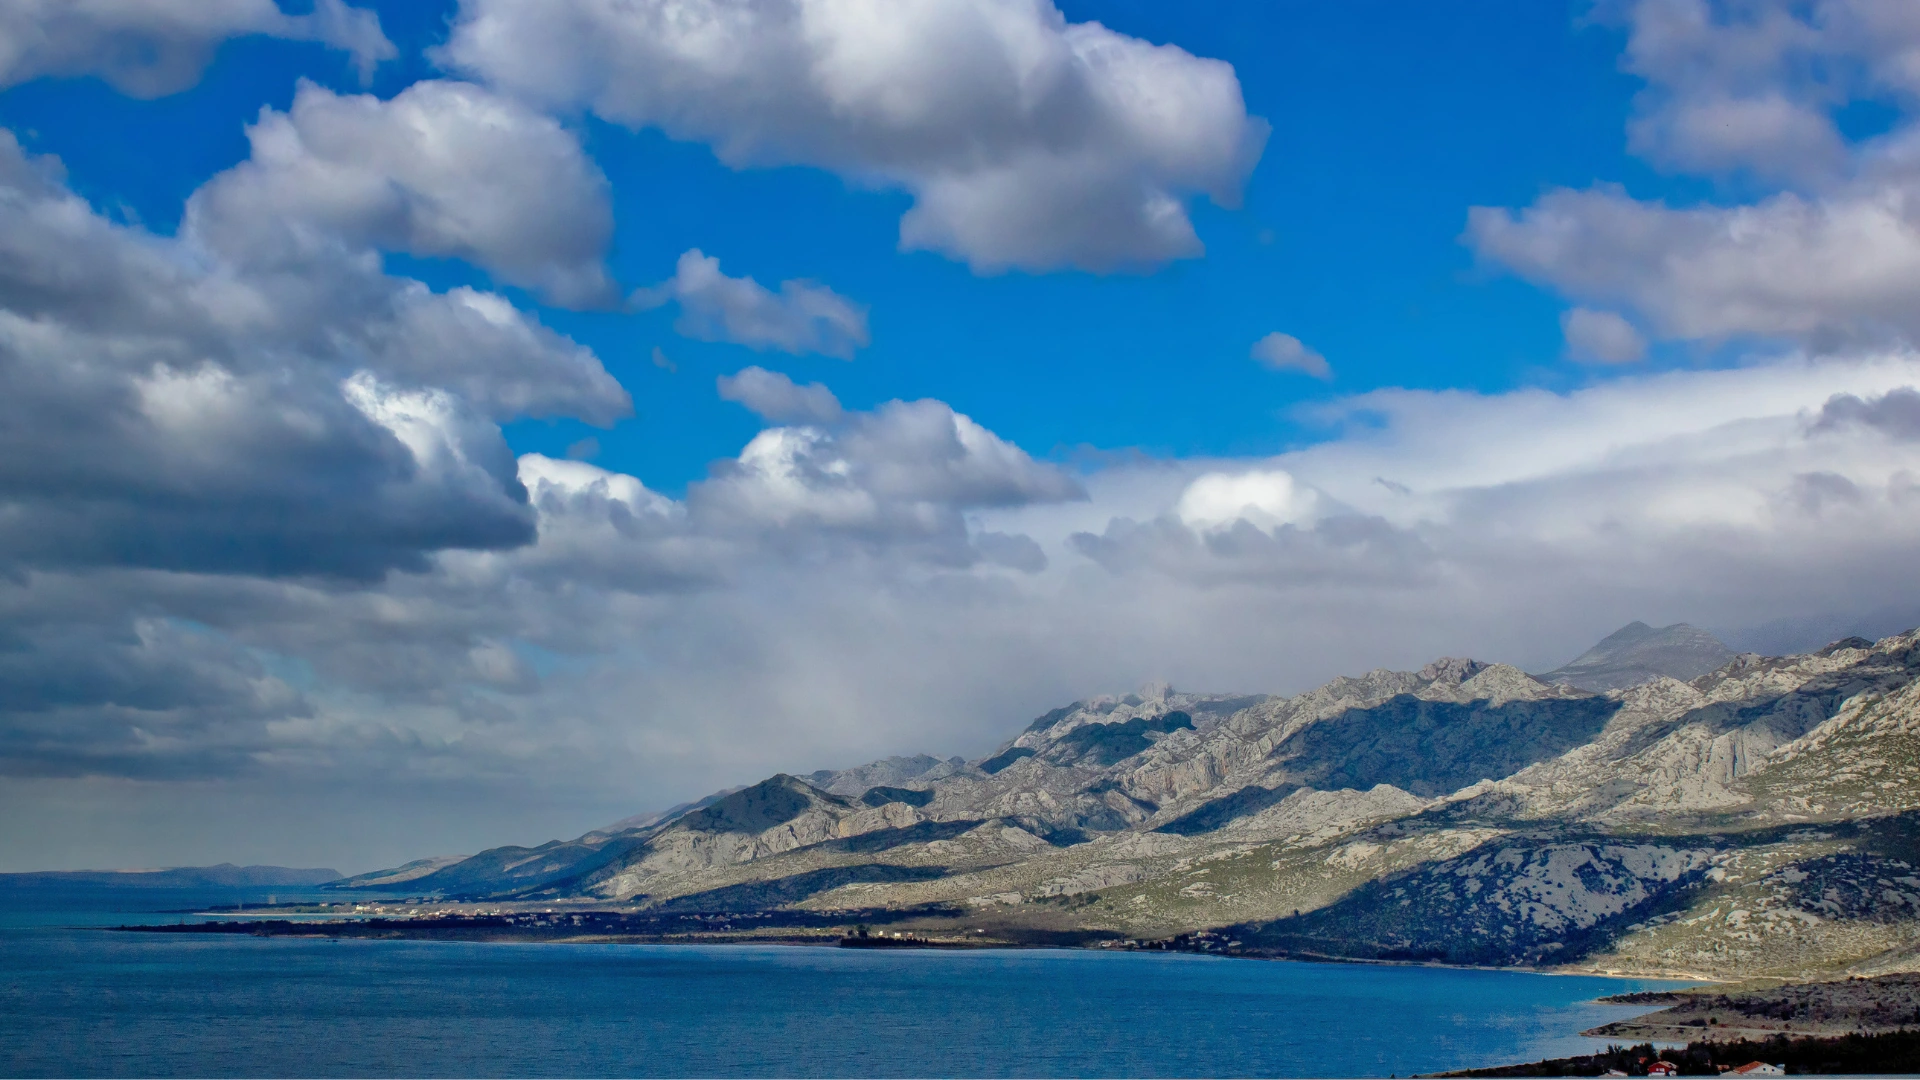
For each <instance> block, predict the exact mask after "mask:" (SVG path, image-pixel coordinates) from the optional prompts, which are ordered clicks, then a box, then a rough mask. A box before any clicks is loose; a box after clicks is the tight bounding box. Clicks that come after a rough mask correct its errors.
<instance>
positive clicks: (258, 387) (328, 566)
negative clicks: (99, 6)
mask: <svg viewBox="0 0 1920 1080" xmlns="http://www.w3.org/2000/svg"><path fill="white" fill-rule="evenodd" d="M0 195H3V196H4V197H0V238H3V239H0V379H3V380H4V382H5V384H6V386H7V387H8V393H7V394H6V395H5V396H4V400H3V401H0V410H3V411H4V413H5V420H4V422H3V423H0V432H4V435H3V436H0V438H4V440H5V442H6V443H7V447H6V451H7V454H6V461H7V464H6V465H5V466H0V506H4V508H5V512H4V513H0V560H4V561H6V562H7V563H9V564H11V565H14V566H21V565H25V566H41V567H76V566H142V567H152V568H162V569H173V570H190V571H198V572H215V573H221V572H225V573H247V574H262V575H286V574H312V573H319V574H331V575H343V576H347V577H354V578H377V577H379V576H380V575H382V574H384V573H385V572H387V571H388V570H390V569H393V568H396V567H398V568H415V569H418V568H421V567H423V566H424V565H425V559H426V557H427V555H428V553H430V552H433V551H436V550H441V549H445V548H457V547H472V548H497V547H501V546H514V545H519V544H524V543H527V542H528V541H530V540H531V539H532V538H533V531H534V515H533V513H532V511H531V510H530V509H529V507H528V506H527V502H526V492H525V491H524V489H523V488H522V487H521V486H520V484H519V481H518V480H517V479H516V476H515V467H514V464H513V459H512V455H511V454H510V453H509V452H508V450H507V447H506V444H505V441H504V439H503V438H502V437H501V435H500V432H499V429H498V428H497V427H496V426H495V424H494V420H496V419H501V418H506V417H510V416H514V415H524V414H526V413H557V414H566V415H574V414H583V415H587V416H596V417H606V416H612V415H617V414H618V413H619V412H621V411H624V409H625V408H626V407H627V400H626V395H625V392H624V391H622V390H621V389H620V388H619V385H618V384H617V383H615V382H614V381H613V380H612V379H611V378H610V377H608V376H607V374H606V373H605V371H604V370H603V369H602V368H601V367H600V364H599V361H598V360H597V359H596V358H594V357H593V356H592V354H591V353H589V352H587V351H586V350H583V349H581V348H579V347H578V346H577V345H574V344H573V343H571V342H569V341H566V340H565V339H564V338H561V337H559V336H558V335H556V334H553V333H551V332H550V331H546V330H544V329H543V328H540V327H539V326H538V324H537V323H534V322H533V321H532V320H530V319H528V318H527V317H525V316H524V315H522V314H521V313H519V312H518V311H516V310H514V309H513V308H512V306H511V305H509V304H507V303H505V302H504V301H502V300H500V299H499V298H498V297H492V296H489V295H488V294H483V293H478V292H474V291H472V290H457V291H455V292H453V293H447V294H437V293H433V292H431V291H429V290H428V289H426V287H425V286H423V285H420V284H419V283H418V282H411V281H407V280H405V279H396V278H390V277H387V276H386V275H384V274H382V273H381V272H380V271H379V268H378V264H377V261H374V260H370V259H367V258H361V257H358V256H352V255H348V254H342V253H341V249H340V248H339V247H338V246H337V245H335V246H333V247H322V248H319V249H316V252H317V253H315V254H313V255H311V256H310V257H308V258H305V259H302V260H282V261H281V263H280V264H279V265H277V266H275V267H269V268H261V267H256V266H251V265H245V266H242V265H236V264H233V263H229V262H226V261H224V260H222V259H221V258H219V257H218V254H217V253H216V252H211V251H208V250H207V249H205V248H202V247H200V246H198V245H197V243H196V241H195V239H194V238H193V236H192V235H191V230H188V233H189V235H188V236H187V237H186V238H184V239H177V240H173V239H166V238H161V237H155V236H152V235H150V234H147V233H144V232H142V231H140V230H138V229H134V228H128V227H123V226H118V225H114V224H112V223H110V222H108V221H107V220H105V219H104V218H102V217H100V216H99V215H97V214H94V213H93V212H92V210H91V209H90V208H89V207H88V206H87V205H86V204H85V203H84V202H83V201H82V200H80V199H79V198H77V197H76V196H74V195H73V194H72V193H71V192H69V191H67V190H66V189H65V188H64V187H63V186H62V185H61V183H60V181H59V172H58V168H57V163H56V162H52V161H50V160H48V159H29V158H28V157H26V156H25V155H24V154H22V153H21V151H20V149H19V146H18V144H17V143H16V142H15V141H14V140H13V138H12V136H11V135H10V134H8V135H5V136H4V137H0ZM490 374H498V375H500V376H502V377H501V378H499V379H497V380H495V379H491V378H489V375H490ZM574 406H577V408H575V407H574Z"/></svg>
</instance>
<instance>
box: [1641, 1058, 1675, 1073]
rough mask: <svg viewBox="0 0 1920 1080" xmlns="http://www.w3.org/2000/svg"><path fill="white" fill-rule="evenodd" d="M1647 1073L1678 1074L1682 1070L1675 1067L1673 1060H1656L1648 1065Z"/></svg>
mask: <svg viewBox="0 0 1920 1080" xmlns="http://www.w3.org/2000/svg"><path fill="white" fill-rule="evenodd" d="M1647 1075H1648V1076H1678V1075H1680V1070H1679V1069H1677V1068H1674V1066H1673V1063H1672V1062H1668V1061H1656V1062H1654V1063H1653V1064H1651V1065H1648V1066H1647Z"/></svg>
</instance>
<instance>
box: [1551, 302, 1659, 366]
mask: <svg viewBox="0 0 1920 1080" xmlns="http://www.w3.org/2000/svg"><path fill="white" fill-rule="evenodd" d="M1560 333H1561V334H1562V335H1564V336H1565V337H1566V339H1567V352H1568V354H1569V355H1571V356H1573V357H1574V358H1575V359H1576V360H1592V361H1596V362H1598V363H1602V364H1631V363H1633V362H1634V361H1636V360H1644V359H1646V356H1647V339H1646V338H1644V337H1641V336H1640V331H1638V330H1635V329H1634V328H1633V324H1632V323H1630V322H1628V321H1627V320H1625V319H1623V318H1621V317H1620V316H1619V315H1618V314H1616V313H1614V312H1611V311H1595V310H1593V309H1592V308H1571V309H1569V310H1567V311H1563V312H1561V313H1560Z"/></svg>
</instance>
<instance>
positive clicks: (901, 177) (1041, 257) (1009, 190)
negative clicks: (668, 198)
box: [438, 0, 1267, 272]
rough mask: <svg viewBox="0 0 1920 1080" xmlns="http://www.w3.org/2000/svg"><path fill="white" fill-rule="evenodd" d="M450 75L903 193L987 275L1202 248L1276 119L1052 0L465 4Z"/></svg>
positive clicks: (915, 222) (1209, 66) (726, 153)
mask: <svg viewBox="0 0 1920 1080" xmlns="http://www.w3.org/2000/svg"><path fill="white" fill-rule="evenodd" d="M438 56H439V59H440V62H441V63H443V64H444V65H446V66H448V67H449V68H450V69H452V70H455V71H459V72H462V73H465V74H468V75H470V76H472V77H474V78H477V79H480V80H481V81H484V82H487V83H489V84H490V85H493V86H496V87H499V88H501V89H503V90H506V91H509V92H511V93H514V94H518V95H521V96H523V97H525V98H527V99H528V100H530V101H532V102H535V103H537V104H540V105H543V106H545V107H548V108H553V109H568V108H587V109H591V110H592V111H593V112H594V113H596V114H597V115H599V116H601V117H603V118H605V119H607V120H610V121H612V122H614V123H619V124H625V125H628V126H631V127H658V128H660V129H662V130H664V131H665V132H666V133H667V134H668V135H671V136H673V137H675V138H679V139H688V140H694V141H700V142H705V143H708V144H710V145H712V147H713V148H714V152H715V153H716V154H718V155H719V157H720V159H721V160H722V161H724V162H726V163H727V164H729V165H732V166H734V167H736V168H744V167H749V166H764V165H784V164H801V165H812V166H817V167H820V168H825V169H830V170H832V171H834V172H836V173H839V174H840V175H842V176H846V177H848V178H849V179H851V180H853V181H855V182H857V183H862V184H872V185H876V186H884V187H897V188H903V189H905V190H906V191H908V192H910V193H911V194H912V195H913V196H914V205H913V207H912V209H910V210H909V211H908V212H907V214H906V216H905V217H904V218H903V219H902V220H901V223H900V244H901V247H903V248H905V249H910V250H912V249H922V250H931V251H937V252H940V253H942V254H946V255H949V256H951V257H954V258H957V259H961V260H964V261H966V262H967V263H968V264H969V265H971V266H972V267H973V268H974V269H975V270H977V271H982V272H991V271H997V270H1005V269H1009V268H1018V269H1025V270H1052V269H1058V268H1062V267H1080V268H1084V269H1092V270H1109V269H1115V268H1122V267H1136V266H1152V265H1156V264H1159V263H1163V262H1165V261H1167V260H1169V259H1176V258H1186V257H1192V256H1195V255H1198V254H1199V253H1200V250H1201V245H1200V241H1199V238H1198V237H1197V236H1195V234H1194V231H1193V224H1192V222H1191V220H1190V219H1189V218H1188V215H1187V202H1188V200H1189V199H1190V198H1192V197H1193V196H1196V195H1205V196H1207V197H1209V198H1211V199H1213V200H1214V201H1215V202H1217V203H1220V204H1222V205H1228V206H1231V205H1235V204H1236V203H1237V201H1238V199H1239V195H1240V188H1241V184H1242V182H1243V181H1244V180H1245V178H1246V175H1247V173H1248V172H1249V171H1250V170H1251V168H1252V166H1253V164H1254V162H1255V161H1256V160H1257V159H1258V157H1259V153H1260V150H1261V148H1262V146H1263V144H1264V142H1265V139H1266V135H1267V126H1266V124H1265V123H1264V122H1263V121H1261V120H1258V119H1256V118H1253V117H1249V116H1248V115H1247V112H1246V106H1245V104H1244V102H1243V101H1242V98H1241V93H1240V84H1239V80H1238V79H1237V78H1236V77H1235V76H1234V73H1233V69H1232V68H1231V67H1230V66H1229V65H1227V64H1225V63H1222V62H1220V61H1218V60H1209V59H1204V58H1200V57H1195V56H1193V55H1191V54H1189V53H1187V52H1185V51H1183V50H1181V49H1179V48H1177V47H1174V46H1171V45H1152V44H1149V43H1147V42H1144V41H1141V40H1139V39H1138V38H1132V37H1128V36H1126V35H1124V34H1119V33H1116V32H1114V31H1112V30H1109V29H1107V28H1106V27H1104V26H1102V25H1100V24H1099V23H1094V22H1086V23H1069V22H1068V21H1067V20H1066V18H1065V16H1063V15H1062V14H1061V13H1060V11H1059V10H1058V9H1057V8H1055V7H1054V6H1053V4H1052V3H1051V2H1049V0H915V2H912V3H887V2H876V0H750V2H744V3H742V2H730V0H698V2H694V3H670V2H667V0H644V2H641V3H631V4H618V5H616V4H609V3H604V2H601V0H565V2H557V3H550V4H542V5H539V6H537V7H530V6H527V5H524V4H517V3H510V2H502V0H463V3H462V4H461V7H460V13H459V15H458V16H457V17H456V19H455V21H454V26H453V33H452V36H451V37H450V39H449V40H448V42H447V44H446V45H445V46H444V47H443V48H442V49H441V50H440V52H439V54H438Z"/></svg>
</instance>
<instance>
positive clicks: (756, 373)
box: [718, 367, 841, 424]
mask: <svg viewBox="0 0 1920 1080" xmlns="http://www.w3.org/2000/svg"><path fill="white" fill-rule="evenodd" d="M718 381H719V387H720V396H721V398H723V399H725V400H727V401H735V402H739V403H740V404H742V405H745V406H746V407H747V408H749V409H751V410H753V412H754V414H755V415H757V416H759V417H761V418H762V419H765V420H771V421H773V422H774V423H776V424H785V423H795V424H831V423H834V422H835V421H837V420H839V419H840V416H841V410H840V399H839V398H836V397H834V396H833V391H831V390H829V389H827V388H826V387H825V386H822V385H821V384H819V383H808V384H807V385H805V386H799V385H796V384H795V383H794V381H793V380H792V379H789V378H787V377H786V376H785V375H782V374H780V373H779V372H777V371H768V370H767V369H765V368H761V367H750V368H747V369H745V370H743V371H741V372H740V373H739V374H736V375H722V376H720V378H719V380H718Z"/></svg>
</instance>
